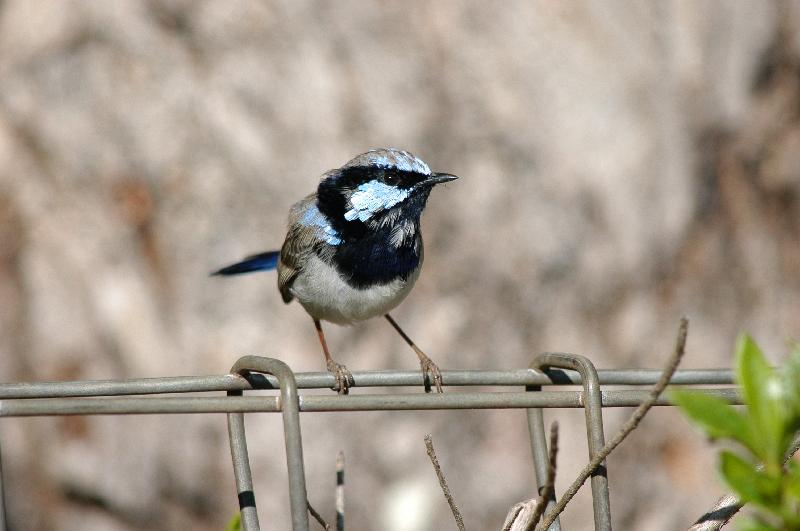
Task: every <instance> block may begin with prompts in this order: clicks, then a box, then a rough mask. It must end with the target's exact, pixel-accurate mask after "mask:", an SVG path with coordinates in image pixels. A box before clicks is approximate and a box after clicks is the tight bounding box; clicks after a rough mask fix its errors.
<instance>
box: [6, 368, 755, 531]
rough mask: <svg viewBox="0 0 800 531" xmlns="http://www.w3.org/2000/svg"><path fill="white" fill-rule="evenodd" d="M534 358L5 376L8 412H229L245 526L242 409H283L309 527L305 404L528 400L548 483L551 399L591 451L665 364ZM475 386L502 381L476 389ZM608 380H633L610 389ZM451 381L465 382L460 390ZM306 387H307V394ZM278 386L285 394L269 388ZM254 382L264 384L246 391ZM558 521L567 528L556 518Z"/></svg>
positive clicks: (473, 404)
mask: <svg viewBox="0 0 800 531" xmlns="http://www.w3.org/2000/svg"><path fill="white" fill-rule="evenodd" d="M533 366H534V367H535V368H533V369H512V370H470V371H468V370H455V371H443V373H442V380H443V384H444V385H445V386H447V387H448V388H449V389H448V391H447V392H446V393H444V394H426V393H423V392H422V384H423V379H422V375H421V373H420V372H419V371H364V372H355V373H353V376H354V380H355V385H354V386H353V387H354V388H359V387H360V388H365V389H364V390H363V391H361V392H359V390H354V392H353V393H352V394H350V395H346V396H340V395H337V394H335V393H332V392H330V391H327V392H324V393H320V392H319V391H312V390H327V389H329V388H331V387H333V386H334V385H335V381H334V378H333V376H332V375H331V374H330V373H327V372H324V373H323V372H309V373H299V374H294V373H293V372H292V371H291V369H289V368H288V367H287V366H286V365H285V364H283V363H282V362H280V361H278V360H275V359H269V358H259V357H255V356H245V357H244V358H241V359H240V360H239V361H237V363H236V364H235V365H234V367H233V368H232V369H231V373H232V374H225V375H216V376H186V377H167V378H138V379H128V380H94V381H69V382H38V383H6V384H0V418H4V417H5V418H10V417H35V416H61V415H152V414H198V413H226V414H227V415H228V429H229V437H230V444H231V456H232V458H233V466H234V472H235V474H234V475H235V479H236V487H237V493H238V498H239V506H240V509H241V515H242V525H243V528H244V529H245V530H247V531H250V530H253V531H255V530H257V529H258V515H257V513H256V504H255V494H254V492H253V490H252V488H253V487H252V477H251V474H250V465H249V457H248V455H247V441H246V438H245V430H244V416H243V414H244V413H282V414H283V418H284V437H285V443H286V452H287V468H288V470H289V491H290V499H291V506H292V507H291V509H292V510H291V513H292V529H294V530H296V531H305V530H307V529H308V515H307V514H306V506H307V502H306V501H305V496H306V495H305V473H304V470H303V457H302V446H303V445H302V440H301V434H300V423H299V416H298V415H299V413H301V412H305V413H312V412H335V411H339V412H348V411H352V412H355V411H403V410H405V411H408V410H450V409H525V410H527V412H528V419H529V427H530V433H531V446H532V451H533V459H534V465H535V471H536V473H537V479H538V481H537V483H538V484H539V486H540V487H541V485H542V482H541V475H542V471H543V470H545V467H546V464H547V462H546V459H547V444H546V441H544V435H543V434H544V424H543V417H542V409H543V408H584V409H586V424H587V437H588V438H589V440H591V441H594V447H595V448H594V449H593V450H590V452H591V451H597V448H596V447H598V446H599V445H602V441H603V435H602V429H603V427H602V411H601V408H604V407H635V406H638V405H639V404H640V403H641V402H642V401H644V400H645V399H646V398H647V397H648V396H649V394H650V391H649V390H647V389H642V388H641V387H640V386H652V385H653V384H654V383H655V382H657V381H658V379H659V377H660V376H661V371H660V370H648V369H628V370H624V369H623V370H617V369H611V370H597V371H595V369H594V367H593V365H592V364H591V362H590V361H589V360H588V359H586V358H583V357H581V356H576V355H573V354H552V353H551V354H542V355H540V356H538V357H537V358H536V359H535V360H534V363H533ZM557 366H563V367H569V368H576V367H577V368H580V369H581V370H582V371H583V373H584V374H585V375H586V376H587V378H588V381H587V382H586V385H584V382H583V380H582V378H581V376H580V375H579V374H578V372H576V371H574V370H569V369H561V368H557ZM537 369H541V370H537ZM272 373H274V374H275V375H273V374H272ZM276 375H277V376H280V378H278V377H276ZM279 380H280V381H279ZM671 383H672V384H673V385H692V386H706V387H704V388H698V390H699V391H701V392H704V393H708V394H712V395H714V396H719V397H721V398H723V399H725V400H727V401H728V402H730V403H732V404H741V403H742V402H741V397H740V395H739V392H738V389H736V388H735V387H732V386H733V384H734V379H733V373H732V371H730V370H717V369H686V370H679V371H677V372H676V373H675V375H674V376H673V378H672V380H671ZM281 386H282V388H281ZM476 386H480V387H489V388H492V387H494V388H495V389H486V390H483V389H470V388H471V387H472V388H474V387H476ZM552 386H583V390H580V389H569V390H552ZM609 386H627V387H628V388H623V389H618V388H613V389H610V388H609ZM709 386H711V387H709ZM380 387H409V388H414V392H411V393H394V394H387V393H386V392H380V391H379V392H376V391H378V390H372V391H368V390H367V388H380ZM453 387H462V389H459V390H454V389H453ZM417 388H418V389H417ZM496 388H500V389H499V390H498V389H496ZM504 388H506V389H504ZM507 388H514V389H507ZM543 388H547V390H542V389H543ZM300 389H303V390H306V391H308V392H305V393H304V394H299V393H298V390H300ZM277 390H280V393H276V392H270V391H277ZM246 391H260V392H258V393H248V394H247V396H245V395H244V392H246ZM187 393H191V395H187ZM209 393H210V394H209ZM219 393H224V395H220V394H219ZM586 393H589V395H587V394H586ZM656 405H659V406H666V405H672V404H671V403H670V401H669V398H668V397H667V396H662V397H660V398H659V400H658V402H657V403H656ZM601 473H602V477H600V476H597V475H596V476H597V477H593V489H592V490H593V492H592V494H593V495H592V498H593V504H594V508H595V529H596V530H599V531H605V530H606V529H610V523H611V513H610V503H609V500H608V489H607V484H606V481H607V480H606V477H605V468H603V469H602V472H601ZM1 488H2V477H0V489H1ZM0 492H1V491H0ZM553 501H554V500H553ZM550 529H551V531H555V530H556V529H560V527H559V524H558V522H556V523H555V524H554V526H553V527H551V528H550Z"/></svg>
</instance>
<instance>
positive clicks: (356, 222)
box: [317, 148, 456, 235]
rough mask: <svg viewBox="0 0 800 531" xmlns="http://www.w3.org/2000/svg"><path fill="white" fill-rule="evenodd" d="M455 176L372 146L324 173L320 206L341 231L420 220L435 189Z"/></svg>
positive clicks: (407, 155)
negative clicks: (436, 171)
mask: <svg viewBox="0 0 800 531" xmlns="http://www.w3.org/2000/svg"><path fill="white" fill-rule="evenodd" d="M454 179H456V176H455V175H450V174H448V173H433V172H432V171H431V169H430V168H429V167H428V165H427V164H425V163H424V162H423V161H422V160H420V159H419V158H417V157H415V156H414V155H412V154H411V153H409V152H408V151H400V150H398V149H393V148H387V149H374V150H372V151H367V152H366V153H363V154H361V155H359V156H357V157H355V158H354V159H352V160H351V161H349V162H348V163H347V164H345V165H344V166H342V167H341V168H339V169H336V170H332V171H330V172H328V173H326V174H325V175H324V176H323V179H322V181H321V182H320V184H319V188H318V190H317V205H318V208H319V210H320V211H321V212H322V213H323V214H325V215H326V216H327V217H328V219H330V221H331V223H332V224H333V225H334V227H335V228H336V229H337V230H340V231H342V232H343V233H350V234H356V235H357V234H359V233H363V232H365V231H368V230H377V229H379V228H381V227H393V226H395V225H397V224H399V223H408V222H412V223H415V224H416V223H418V222H419V217H420V215H421V214H422V210H423V209H424V208H425V203H426V202H427V200H428V195H429V194H430V192H431V189H432V188H433V187H434V186H435V185H437V184H441V183H445V182H448V181H452V180H454Z"/></svg>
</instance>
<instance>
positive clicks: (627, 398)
mask: <svg viewBox="0 0 800 531" xmlns="http://www.w3.org/2000/svg"><path fill="white" fill-rule="evenodd" d="M698 391H701V392H704V393H707V394H710V395H714V396H719V397H721V398H723V399H725V400H727V401H729V402H730V403H731V404H734V405H739V404H742V401H741V397H740V396H739V393H738V390H737V389H735V388H720V389H698ZM647 393H648V392H647V391H639V390H628V389H621V390H614V391H602V393H601V398H602V405H603V407H636V406H638V405H639V404H640V403H641V402H642V401H643V400H644V399H645V398H646V397H647ZM299 403H300V411H301V412H329V411H399V410H442V409H526V408H537V407H538V408H582V407H583V392H582V391H542V392H540V393H525V392H494V393H444V394H442V395H434V394H422V393H420V394H415V395H412V394H409V395H392V394H381V395H378V394H375V395H373V394H370V395H355V394H351V395H348V396H325V395H310V396H308V395H305V396H303V395H301V396H300V397H299ZM656 405H657V406H671V405H673V404H672V403H671V402H670V401H669V399H667V398H666V397H661V398H659V400H658V402H656ZM280 411H281V409H280V400H279V398H278V397H277V396H273V395H268V396H230V397H210V396H209V397H194V396H193V397H188V396H187V397H162V396H158V397H111V398H103V399H100V398H37V399H11V400H0V418H2V417H33V416H58V415H148V414H149V415H153V414H171V413H179V414H183V413H236V412H239V413H278V412H280Z"/></svg>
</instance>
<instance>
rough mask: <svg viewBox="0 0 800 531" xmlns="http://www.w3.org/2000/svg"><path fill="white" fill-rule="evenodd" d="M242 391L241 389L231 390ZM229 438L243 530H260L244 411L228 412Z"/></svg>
mask: <svg viewBox="0 0 800 531" xmlns="http://www.w3.org/2000/svg"><path fill="white" fill-rule="evenodd" d="M230 392H231V393H241V391H230ZM228 438H229V439H230V443H231V459H232V460H233V477H234V479H235V480H236V492H237V494H238V497H239V513H240V515H241V522H242V530H243V531H258V530H259V525H258V510H257V509H256V495H255V492H254V491H253V475H252V473H251V472H250V460H249V459H248V457H247V455H248V454H247V437H246V436H245V432H244V413H228Z"/></svg>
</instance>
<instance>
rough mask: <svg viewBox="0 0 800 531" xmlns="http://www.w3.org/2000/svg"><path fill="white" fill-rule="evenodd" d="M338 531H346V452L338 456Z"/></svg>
mask: <svg viewBox="0 0 800 531" xmlns="http://www.w3.org/2000/svg"><path fill="white" fill-rule="evenodd" d="M336 531H344V452H339V455H337V456H336Z"/></svg>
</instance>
